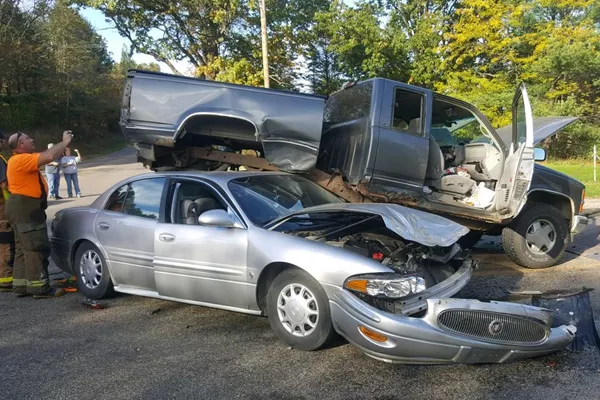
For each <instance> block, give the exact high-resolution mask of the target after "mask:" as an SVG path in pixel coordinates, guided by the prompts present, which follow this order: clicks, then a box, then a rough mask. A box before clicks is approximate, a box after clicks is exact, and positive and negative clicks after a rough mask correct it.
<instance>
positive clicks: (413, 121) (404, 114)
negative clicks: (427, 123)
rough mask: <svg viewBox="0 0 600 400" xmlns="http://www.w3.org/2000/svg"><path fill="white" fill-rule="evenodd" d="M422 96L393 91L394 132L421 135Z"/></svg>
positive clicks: (397, 90) (399, 90)
mask: <svg viewBox="0 0 600 400" xmlns="http://www.w3.org/2000/svg"><path fill="white" fill-rule="evenodd" d="M422 117H423V95H421V94H419V93H415V92H411V91H408V90H403V89H399V88H397V89H395V93H394V117H393V121H392V127H393V128H394V129H395V130H399V131H403V132H406V133H410V134H412V135H419V136H420V135H422V134H423V118H422Z"/></svg>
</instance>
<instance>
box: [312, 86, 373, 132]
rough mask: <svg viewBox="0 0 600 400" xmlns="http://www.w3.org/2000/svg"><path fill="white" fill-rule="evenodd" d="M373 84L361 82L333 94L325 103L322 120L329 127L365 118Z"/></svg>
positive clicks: (369, 106) (367, 113)
mask: <svg viewBox="0 0 600 400" xmlns="http://www.w3.org/2000/svg"><path fill="white" fill-rule="evenodd" d="M372 93H373V82H371V81H367V82H361V83H358V84H356V85H354V86H352V87H350V88H347V89H343V90H340V91H338V92H335V93H333V94H332V95H331V96H329V98H328V99H327V103H325V111H324V114H323V120H324V121H325V122H326V123H327V124H329V125H337V124H343V123H344V122H350V121H354V120H357V119H360V118H364V117H367V116H368V115H369V113H370V112H371V95H372Z"/></svg>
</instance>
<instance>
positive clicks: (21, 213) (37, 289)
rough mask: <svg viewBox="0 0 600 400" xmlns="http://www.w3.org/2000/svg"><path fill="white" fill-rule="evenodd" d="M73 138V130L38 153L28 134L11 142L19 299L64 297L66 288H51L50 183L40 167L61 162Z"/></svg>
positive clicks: (9, 209)
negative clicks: (55, 161)
mask: <svg viewBox="0 0 600 400" xmlns="http://www.w3.org/2000/svg"><path fill="white" fill-rule="evenodd" d="M72 137H73V135H72V134H71V131H65V132H64V133H63V139H62V142H60V143H58V144H55V145H54V146H53V147H52V148H50V149H48V150H46V151H44V152H43V153H35V152H34V151H35V145H34V142H33V139H32V138H30V137H29V136H28V135H26V134H25V133H22V132H17V133H15V134H13V135H11V136H10V138H9V139H8V145H9V147H10V149H11V151H12V153H13V156H12V157H11V158H10V159H9V160H8V173H7V178H8V189H9V191H10V196H9V198H8V201H7V202H6V215H7V217H8V221H9V223H10V225H11V226H12V228H13V230H14V233H15V261H14V266H13V291H14V292H15V293H16V295H17V296H18V297H23V296H28V295H32V296H33V298H35V299H44V298H52V297H59V296H62V295H63V294H64V291H63V290H62V289H55V288H51V287H50V281H49V278H48V263H49V261H48V258H49V257H50V240H49V239H48V229H47V227H46V208H47V207H48V200H47V197H48V183H47V182H46V180H45V179H44V178H43V177H42V175H41V174H40V167H41V166H43V165H46V164H48V163H51V162H52V161H54V160H56V159H58V158H59V157H60V156H61V155H62V154H63V153H64V151H65V148H66V147H67V146H68V145H69V143H70V142H71V138H72Z"/></svg>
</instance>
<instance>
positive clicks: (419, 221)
mask: <svg viewBox="0 0 600 400" xmlns="http://www.w3.org/2000/svg"><path fill="white" fill-rule="evenodd" d="M322 212H349V213H357V212H358V213H365V214H371V215H379V216H381V218H382V219H383V221H384V223H385V226H386V227H387V228H388V229H390V230H391V231H393V232H394V233H396V234H398V235H399V236H400V237H402V238H403V239H405V240H409V241H412V242H417V243H420V244H422V245H425V246H441V247H447V246H451V245H452V244H454V243H456V241H457V240H458V239H460V238H461V237H462V236H464V235H466V234H467V233H468V232H469V229H468V228H466V227H464V226H462V225H460V224H457V223H456V222H453V221H450V220H449V219H446V218H444V217H441V216H439V215H435V214H430V213H427V212H424V211H419V210H414V209H412V208H407V207H403V206H400V205H397V204H383V203H360V204H359V203H339V204H338V203H335V204H324V205H321V206H316V207H309V208H305V209H303V210H301V211H298V212H294V213H292V214H288V215H286V216H285V217H282V218H278V219H276V220H274V221H272V222H270V223H269V224H268V227H269V229H273V228H275V227H277V226H278V225H279V224H280V223H281V222H283V221H285V220H287V219H289V218H290V217H293V216H297V215H305V214H311V215H314V214H318V213H322Z"/></svg>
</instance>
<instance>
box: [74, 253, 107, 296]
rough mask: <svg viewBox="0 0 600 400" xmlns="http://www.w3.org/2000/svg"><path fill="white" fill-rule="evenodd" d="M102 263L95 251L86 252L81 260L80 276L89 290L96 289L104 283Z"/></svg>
mask: <svg viewBox="0 0 600 400" xmlns="http://www.w3.org/2000/svg"><path fill="white" fill-rule="evenodd" d="M102 267H103V266H102V261H101V260H100V256H99V255H98V253H96V252H95V251H94V250H86V252H85V253H83V255H82V256H81V259H80V260H79V276H80V277H81V281H82V283H83V284H84V285H85V286H86V287H87V288H88V289H96V288H97V287H98V286H99V285H100V282H101V281H102Z"/></svg>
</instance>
